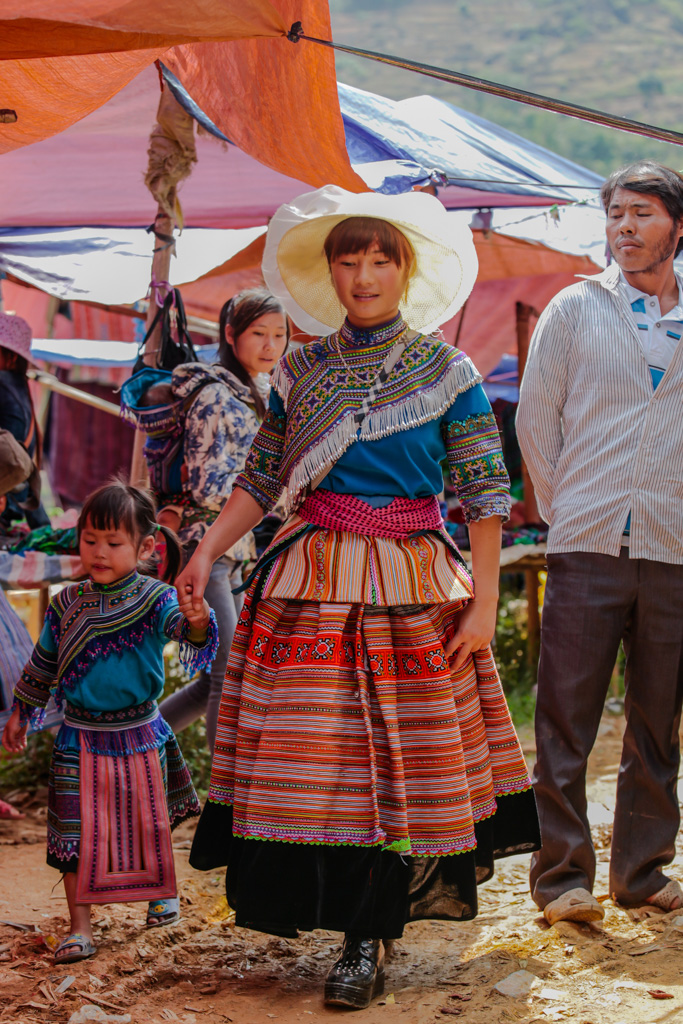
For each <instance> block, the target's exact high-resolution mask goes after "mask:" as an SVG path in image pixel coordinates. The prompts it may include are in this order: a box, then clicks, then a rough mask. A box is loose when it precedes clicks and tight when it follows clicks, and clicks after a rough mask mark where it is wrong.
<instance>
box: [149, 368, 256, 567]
mask: <svg viewBox="0 0 683 1024" xmlns="http://www.w3.org/2000/svg"><path fill="white" fill-rule="evenodd" d="M260 378H263V379H260ZM202 380H205V381H206V383H205V384H204V386H203V387H202V388H201V390H200V391H199V393H198V395H197V397H196V398H195V400H194V402H193V403H192V405H191V406H190V408H189V410H188V413H187V417H186V420H185V438H184V449H185V464H186V468H187V474H188V478H187V490H188V491H189V492H190V494H191V495H192V499H193V502H194V505H195V507H194V508H188V507H176V506H173V507H176V508H177V511H178V512H179V513H181V514H182V517H183V518H182V523H181V526H180V529H179V530H178V535H179V537H180V539H181V541H182V542H183V544H184V545H187V544H196V543H197V542H198V541H200V540H201V538H202V537H203V536H204V534H205V533H206V531H207V530H208V528H209V526H211V524H212V523H213V522H214V521H215V519H216V517H217V515H218V513H219V512H220V510H221V509H222V507H223V505H224V504H225V501H226V499H227V498H228V497H229V496H230V493H231V491H232V487H233V483H234V481H235V480H236V478H237V476H238V475H239V473H241V472H242V470H243V469H244V463H245V459H246V457H247V452H248V451H249V448H250V446H251V443H252V441H253V439H254V437H255V436H256V432H257V430H258V426H259V422H258V419H257V416H256V413H255V411H254V408H253V405H252V404H251V402H252V397H251V392H250V391H249V388H248V387H247V386H246V384H242V382H241V381H239V380H238V379H237V377H235V375H234V374H232V373H230V371H229V370H226V369H225V368H224V367H222V366H220V365H215V366H206V365H204V364H203V363H184V364H182V365H181V366H178V367H177V368H176V369H175V370H174V371H173V381H172V388H173V393H174V395H175V396H176V397H177V398H185V397H187V395H189V394H190V393H191V392H192V391H194V390H195V388H196V387H197V384H198V383H199V382H200V381H202ZM257 386H258V388H259V391H261V392H262V393H263V394H264V397H265V398H266V401H267V394H268V389H269V383H268V378H267V377H266V376H265V375H264V374H261V375H259V379H257ZM166 507H167V508H168V507H170V506H168V505H167V506H166ZM226 554H227V556H228V557H229V558H233V559H234V560H235V561H238V562H241V561H245V560H247V559H251V558H254V557H255V547H254V537H253V534H252V533H248V534H246V535H245V536H244V537H243V538H242V539H241V540H239V541H238V542H237V544H235V545H234V546H233V547H232V548H230V549H229V551H227V552H226Z"/></svg>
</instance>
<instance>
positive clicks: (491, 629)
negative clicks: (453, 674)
mask: <svg viewBox="0 0 683 1024" xmlns="http://www.w3.org/2000/svg"><path fill="white" fill-rule="evenodd" d="M497 617H498V599H497V598H496V597H491V598H475V599H474V600H473V601H470V603H469V604H468V605H467V607H466V608H465V609H464V611H462V612H461V614H460V617H459V619H458V628H457V629H456V631H455V635H454V636H453V637H452V639H451V640H450V641H449V642H448V644H447V645H446V654H447V655H448V656H449V658H450V657H451V656H452V655H453V654H455V660H454V661H453V664H452V667H453V668H454V669H459V668H462V666H463V665H464V664H465V662H466V661H467V659H468V658H469V656H470V654H472V653H473V652H474V651H481V650H483V649H484V648H485V647H488V646H489V644H490V643H491V641H492V640H493V637H494V634H495V632H496V621H497Z"/></svg>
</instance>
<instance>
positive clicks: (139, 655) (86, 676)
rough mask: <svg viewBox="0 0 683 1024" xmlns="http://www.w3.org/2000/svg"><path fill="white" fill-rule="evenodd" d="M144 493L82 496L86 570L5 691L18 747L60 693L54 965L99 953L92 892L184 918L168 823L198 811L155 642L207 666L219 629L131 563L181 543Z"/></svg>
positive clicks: (7, 739) (9, 742) (101, 899)
mask: <svg viewBox="0 0 683 1024" xmlns="http://www.w3.org/2000/svg"><path fill="white" fill-rule="evenodd" d="M155 511H156V509H155V506H154V503H153V501H152V499H151V498H150V497H149V495H148V494H146V493H145V492H144V491H141V490H139V489H137V488H135V487H130V486H127V485H126V484H124V483H122V482H119V481H116V482H114V483H110V484H106V485H105V486H104V487H101V488H99V490H97V491H95V492H94V493H93V494H91V495H90V497H89V498H88V499H87V501H86V503H85V505H84V506H83V510H82V512H81V515H80V518H79V523H78V531H79V542H80V555H81V559H82V561H83V565H84V568H85V571H86V572H87V574H88V577H89V578H88V580H87V581H85V582H83V583H72V584H70V585H69V586H67V587H65V588H64V590H62V591H61V592H60V593H59V594H57V595H56V596H55V597H54V598H53V599H52V601H51V602H50V607H49V609H48V612H47V616H46V618H45V624H44V626H43V629H42V632H41V634H40V638H39V640H38V643H37V644H36V646H35V649H34V651H33V654H32V655H31V657H30V659H29V661H28V663H27V665H26V668H25V669H24V672H23V675H22V677H21V680H20V681H19V683H18V684H17V686H16V688H15V691H14V710H13V712H12V715H11V717H10V719H9V721H8V723H7V725H6V726H5V730H4V733H3V737H2V742H3V745H4V746H5V747H6V749H7V750H9V751H10V752H17V751H20V750H22V749H24V747H25V746H26V731H27V727H28V722H29V720H33V721H34V722H38V723H39V722H40V719H41V717H42V715H43V714H44V711H43V709H44V708H45V705H46V704H47V701H48V698H49V696H50V692H51V690H52V689H53V687H54V686H55V683H56V690H55V698H56V701H57V703H58V704H59V705H62V704H63V705H64V707H65V716H64V725H63V726H62V727H61V729H60V731H59V734H58V735H57V739H56V741H55V745H54V749H53V753H52V764H51V768H50V780H49V800H48V838H47V862H48V864H50V865H51V866H52V867H55V868H57V869H58V870H59V871H61V872H62V874H63V876H64V887H65V889H66V897H67V901H68V905H69V914H70V917H71V924H70V934H69V935H68V937H67V938H65V939H64V940H63V941H62V942H61V943H60V945H59V947H58V949H57V950H56V952H55V961H56V962H57V963H71V962H72V961H75V960H83V959H85V958H86V957H89V956H92V955H93V953H95V951H96V950H95V946H94V944H93V934H92V928H91V924H90V905H91V904H92V903H111V902H114V903H128V902H133V901H136V900H150V904H149V909H148V914H147V925H148V927H155V926H157V925H163V924H170V923H171V922H173V921H175V920H177V918H178V916H179V911H178V898H177V888H176V881H175V870H174V865H173V851H172V846H171V829H173V828H175V826H176V825H178V824H180V822H182V821H184V820H185V819H186V818H188V817H192V816H194V815H196V814H197V813H198V812H199V807H198V803H197V797H196V794H195V791H194V788H193V786H192V780H191V779H190V775H189V772H188V770H187V767H186V765H185V762H184V761H183V757H182V754H181V753H180V750H179V748H178V745H177V742H176V740H175V737H174V736H173V733H172V732H171V730H170V728H169V727H168V725H167V724H166V722H165V721H164V719H163V718H162V717H161V715H160V713H159V709H158V707H157V699H158V697H159V696H160V694H161V692H162V690H163V687H164V663H163V648H164V645H165V644H166V643H167V642H168V641H169V640H177V641H179V643H180V652H181V660H182V661H183V663H184V664H185V666H186V667H187V668H188V669H198V668H202V667H204V666H208V665H209V664H210V662H211V660H212V658H213V657H214V656H215V653H216V649H217V646H218V636H217V630H216V624H215V618H214V616H213V613H212V612H211V611H210V609H209V606H208V605H207V603H206V601H203V602H199V603H198V604H197V607H195V608H193V609H192V610H191V611H190V613H189V615H187V616H186V617H184V616H183V615H182V614H181V613H180V611H179V609H178V602H177V599H176V595H175V591H174V590H173V588H172V587H170V586H168V585H167V584H165V583H161V582H159V581H158V580H155V579H152V578H150V577H148V576H142V575H140V573H139V572H138V565H139V564H140V563H141V562H144V561H145V560H146V559H149V558H150V556H151V555H152V553H153V551H154V546H155V539H156V537H157V535H158V532H159V531H161V532H162V533H163V535H164V539H165V541H166V547H167V551H168V553H169V561H171V562H173V561H174V566H173V565H172V569H173V567H175V570H176V571H177V568H178V565H179V561H180V546H179V544H178V540H177V538H176V537H175V535H174V534H173V533H172V532H171V531H170V530H167V529H166V528H164V527H160V526H158V525H157V523H156V522H155Z"/></svg>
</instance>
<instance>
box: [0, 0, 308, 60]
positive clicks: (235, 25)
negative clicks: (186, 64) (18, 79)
mask: <svg viewBox="0 0 683 1024" xmlns="http://www.w3.org/2000/svg"><path fill="white" fill-rule="evenodd" d="M290 24H291V22H290ZM288 28H289V25H285V24H284V22H283V21H282V19H281V18H280V16H279V14H278V12H277V11H276V10H275V8H274V7H273V6H272V4H271V3H270V2H269V0H238V2H236V3H230V2H225V0H222V2H219V3H217V2H216V0H193V2H192V3H191V4H188V3H187V0H130V2H128V3H121V0H4V2H3V4H2V7H1V8H0V60H18V59H23V60H26V59H31V60H34V59H36V58H38V57H63V56H74V55H77V54H91V53H119V52H121V51H123V50H151V49H162V50H167V49H168V48H169V46H175V45H177V44H178V43H190V42H204V41H207V40H212V39H213V40H224V39H247V38H251V37H253V36H275V35H281V34H282V33H283V32H286V31H287V29H288Z"/></svg>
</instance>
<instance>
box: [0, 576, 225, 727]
mask: <svg viewBox="0 0 683 1024" xmlns="http://www.w3.org/2000/svg"><path fill="white" fill-rule="evenodd" d="M189 630H190V623H189V622H188V621H187V619H186V618H185V617H184V616H183V615H182V613H181V612H180V609H179V608H178V599H177V596H176V592H175V590H174V589H173V587H170V586H168V585H167V584H166V583H162V582H160V581H159V580H154V579H151V578H149V577H147V576H141V575H140V574H139V573H138V572H133V573H131V574H130V575H129V576H127V577H126V578H125V579H123V580H119V581H118V582H117V583H114V584H111V585H100V584H97V583H93V582H92V581H90V580H88V581H87V582H86V583H72V584H70V585H69V586H67V587H65V588H64V589H63V590H62V591H61V592H60V593H59V594H56V595H55V597H53V598H52V601H51V602H50V606H49V608H48V612H47V615H46V617H45V623H44V625H43V629H42V631H41V634H40V637H39V639H38V643H37V644H36V646H35V648H34V650H33V653H32V655H31V657H30V658H29V661H28V663H27V665H26V667H25V669H24V671H23V673H22V676H21V679H20V680H19V682H18V684H17V686H16V688H15V690H14V703H15V706H19V708H20V710H21V714H22V719H23V720H25V719H27V718H31V720H32V721H34V722H35V724H39V723H40V720H41V718H42V716H43V714H44V710H43V709H44V708H45V706H46V704H47V702H48V699H49V697H50V693H51V692H52V691H53V690H54V695H55V700H56V702H57V704H58V705H59V706H61V705H62V703H63V702H64V701H65V700H66V701H68V703H69V704H70V705H72V706H74V707H76V708H83V709H87V710H88V711H91V712H95V713H96V712H98V711H99V712H102V711H108V712H115V711H120V710H121V711H122V710H124V709H126V708H131V707H134V706H137V705H140V704H144V703H145V702H147V701H155V700H156V699H157V698H158V697H159V696H160V695H161V693H162V691H163V688H164V662H163V648H164V645H165V644H166V643H167V642H168V641H169V640H176V641H178V642H179V644H180V657H181V661H182V663H183V664H184V666H185V667H186V669H187V670H188V671H196V670H198V669H200V668H204V667H208V666H209V665H210V664H211V662H212V661H213V659H214V658H215V656H216V652H217V650H218V630H217V627H216V620H215V616H214V613H213V612H211V620H210V623H209V628H208V631H207V637H206V640H205V641H204V642H203V643H201V644H195V643H193V642H192V640H191V639H190V637H189ZM55 686H56V689H55Z"/></svg>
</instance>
